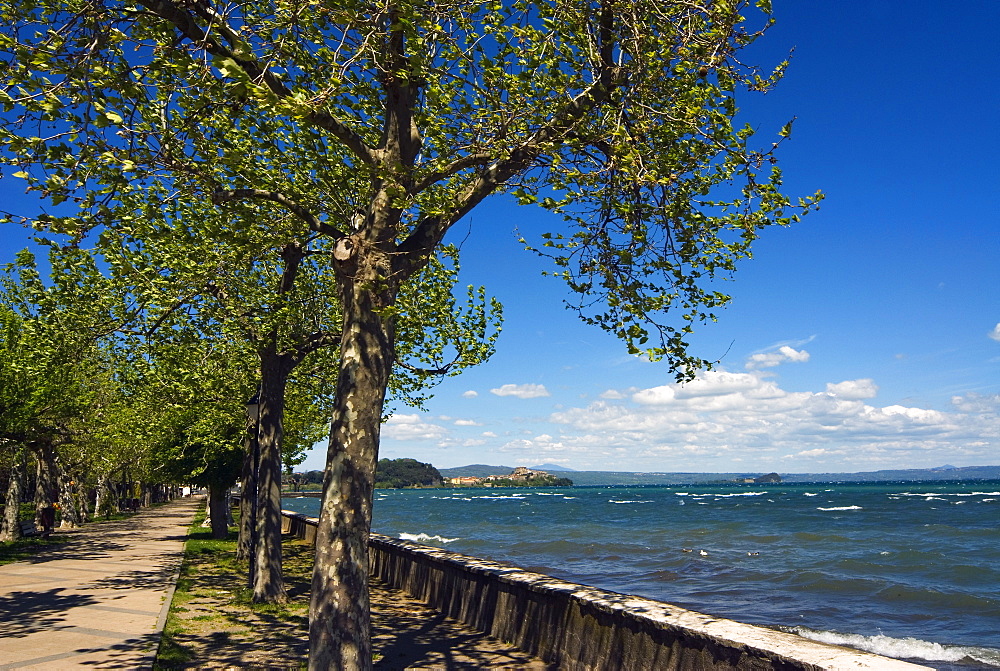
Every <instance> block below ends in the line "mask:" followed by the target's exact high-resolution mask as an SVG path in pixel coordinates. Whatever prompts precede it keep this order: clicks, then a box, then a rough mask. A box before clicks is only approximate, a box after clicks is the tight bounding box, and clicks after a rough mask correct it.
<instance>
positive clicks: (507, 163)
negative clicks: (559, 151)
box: [396, 65, 620, 276]
mask: <svg viewBox="0 0 1000 671" xmlns="http://www.w3.org/2000/svg"><path fill="white" fill-rule="evenodd" d="M619 83H620V77H619V69H618V68H617V67H614V66H613V65H606V66H603V67H602V68H601V74H600V76H599V78H598V81H596V82H595V83H593V84H592V85H590V86H589V87H588V88H587V89H586V90H584V91H582V92H581V93H580V94H579V95H577V96H576V97H575V98H573V99H572V100H571V101H570V102H569V103H567V105H566V106H565V107H564V108H563V109H562V110H561V111H560V112H559V113H558V114H556V115H554V116H553V117H552V119H551V120H550V121H549V123H548V124H547V125H545V126H543V127H542V128H539V129H538V130H537V131H535V133H534V134H533V135H532V136H531V137H530V138H528V139H527V140H526V141H524V142H523V143H521V144H520V145H519V146H517V147H515V148H514V149H513V150H512V151H511V152H510V154H509V155H508V156H507V157H506V158H502V159H498V160H495V161H494V162H493V164H492V165H491V166H490V167H489V168H487V169H486V170H484V171H483V172H482V173H481V174H479V175H478V176H477V177H476V178H475V179H474V180H473V181H472V183H471V184H469V186H468V187H467V188H466V189H465V191H464V192H463V193H462V194H460V195H459V196H458V198H457V199H456V201H455V207H454V208H453V209H452V210H451V211H450V212H448V213H446V214H445V215H436V216H430V217H424V218H422V219H421V220H420V221H419V222H418V224H417V226H416V227H415V228H414V230H413V232H412V233H411V234H410V235H409V237H407V238H406V240H404V241H403V242H402V243H400V245H399V247H398V252H399V253H400V255H399V256H398V257H397V268H396V269H397V270H398V271H400V272H402V273H403V274H404V276H408V274H409V273H412V272H413V271H414V270H415V269H417V268H419V267H420V266H421V265H422V263H423V259H425V258H426V256H427V254H428V253H429V251H430V250H432V249H434V247H435V246H437V245H438V244H439V243H440V242H441V240H442V238H444V234H445V233H447V231H448V229H449V228H451V226H452V225H453V224H454V223H455V222H457V221H458V220H460V219H461V218H462V217H464V216H465V215H466V214H468V213H469V212H471V211H472V209H473V208H475V207H476V206H477V205H479V203H481V202H482V201H483V200H484V199H485V198H486V197H487V196H489V195H490V194H492V193H494V192H496V191H497V189H499V188H500V187H501V186H502V185H503V184H505V183H506V182H507V180H509V179H510V178H511V177H513V176H514V175H517V174H518V173H520V172H522V171H524V170H526V169H527V168H528V167H530V166H531V164H532V162H534V161H535V159H537V158H538V157H539V156H540V155H541V154H542V153H543V152H544V151H545V150H546V149H547V147H546V145H548V144H550V143H552V142H555V141H557V140H559V139H560V138H561V137H565V136H566V134H567V133H568V132H570V131H572V129H573V127H574V126H575V125H576V124H577V122H578V121H579V120H580V119H581V118H583V116H584V115H585V114H586V113H587V112H589V111H590V110H592V109H594V108H596V107H598V106H600V105H601V104H603V103H604V102H605V101H606V100H607V99H608V96H609V95H610V93H611V91H612V90H613V89H614V88H615V87H617V86H618V85H619Z"/></svg>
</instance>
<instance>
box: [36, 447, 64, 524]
mask: <svg viewBox="0 0 1000 671" xmlns="http://www.w3.org/2000/svg"><path fill="white" fill-rule="evenodd" d="M31 450H32V452H33V453H34V455H35V463H36V468H35V526H37V527H38V528H39V529H42V530H45V529H46V527H49V528H51V526H52V521H53V518H54V515H55V510H54V507H53V505H54V504H55V503H56V502H57V501H58V496H59V490H58V487H57V481H58V478H59V466H58V465H57V464H56V454H55V450H54V449H53V447H52V445H50V444H48V443H35V444H34V445H32V446H31Z"/></svg>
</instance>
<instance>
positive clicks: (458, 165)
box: [410, 153, 491, 195]
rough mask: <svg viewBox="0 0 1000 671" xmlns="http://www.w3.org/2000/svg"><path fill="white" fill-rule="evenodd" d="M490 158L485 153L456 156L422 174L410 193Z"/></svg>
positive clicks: (418, 191)
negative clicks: (439, 166) (443, 164)
mask: <svg viewBox="0 0 1000 671" xmlns="http://www.w3.org/2000/svg"><path fill="white" fill-rule="evenodd" d="M490 158H491V156H490V155H489V154H485V153H479V154H469V155H467V156H461V157H459V158H456V159H455V160H454V161H452V162H451V163H449V164H448V165H446V166H445V167H443V168H441V169H440V170H435V171H434V172H431V173H428V174H426V175H424V176H423V177H422V178H421V179H420V180H419V181H417V182H416V183H415V184H414V185H413V186H412V187H411V188H410V195H416V194H418V193H420V192H421V191H423V190H424V189H426V188H428V187H430V186H432V185H434V184H436V183H437V182H440V181H441V180H442V179H447V178H448V177H451V176H452V175H455V174H457V173H459V172H461V171H462V170H465V169H466V168H472V167H475V166H477V165H485V164H486V163H488V162H489V160H490Z"/></svg>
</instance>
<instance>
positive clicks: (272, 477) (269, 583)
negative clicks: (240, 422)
mask: <svg viewBox="0 0 1000 671" xmlns="http://www.w3.org/2000/svg"><path fill="white" fill-rule="evenodd" d="M259 354H260V362H261V389H260V432H259V436H258V442H259V446H258V447H259V451H260V452H259V457H260V459H259V462H258V464H257V520H256V522H257V548H256V552H255V553H254V562H253V563H254V566H255V569H256V574H255V575H254V576H253V600H254V601H256V602H258V603H281V602H283V601H284V600H285V598H286V595H285V583H284V579H283V577H282V574H281V440H282V431H283V430H282V421H283V417H284V412H285V387H286V385H287V382H288V374H289V372H290V371H291V366H290V363H291V362H290V361H288V360H287V359H286V358H285V357H282V356H281V355H279V354H277V353H276V352H274V351H273V350H270V349H265V350H263V351H261V352H260V353H259Z"/></svg>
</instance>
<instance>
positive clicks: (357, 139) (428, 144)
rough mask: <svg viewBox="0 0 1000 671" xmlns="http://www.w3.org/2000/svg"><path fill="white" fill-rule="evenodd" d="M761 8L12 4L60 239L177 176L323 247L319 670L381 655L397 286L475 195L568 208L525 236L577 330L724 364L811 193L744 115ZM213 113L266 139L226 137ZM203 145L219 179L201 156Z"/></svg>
mask: <svg viewBox="0 0 1000 671" xmlns="http://www.w3.org/2000/svg"><path fill="white" fill-rule="evenodd" d="M755 4H756V7H757V9H756V10H754V8H753V7H749V6H748V4H747V3H746V2H741V1H740V0H712V1H709V0H703V1H695V2H669V1H668V2H664V1H663V0H635V1H630V2H624V1H622V0H590V1H581V2H576V3H567V2H560V1H557V0H549V1H543V2H535V1H528V0H506V1H504V0H479V1H476V2H461V3H459V2H456V1H454V0H444V1H442V2H428V1H426V0H420V1H406V2H399V3H395V4H391V3H390V4H376V3H368V2H364V1H360V0H347V1H338V2H336V3H333V2H325V1H324V0H317V2H315V3H313V4H300V3H294V2H292V3H289V2H285V1H284V0H281V1H276V2H273V3H266V4H249V5H227V6H225V7H219V8H216V7H213V6H209V5H208V4H207V3H202V2H194V3H184V4H181V3H174V2H171V1H170V0H137V2H136V3H135V4H134V5H128V4H126V5H119V4H108V3H103V4H92V5H91V4H79V3H70V2H68V1H64V0H4V3H3V5H2V6H3V8H4V9H3V11H2V15H3V19H4V20H5V22H7V27H5V28H3V29H0V30H2V34H3V35H4V41H3V43H2V44H0V49H3V50H4V51H5V53H6V54H7V60H8V62H9V63H10V66H9V67H8V69H7V72H6V74H5V77H6V81H7V84H6V86H5V87H4V91H5V95H6V98H4V102H5V105H6V108H7V110H8V114H10V113H12V112H14V113H15V114H16V116H17V118H16V121H17V123H14V124H11V125H10V126H9V127H8V128H7V129H5V130H4V131H2V135H0V146H2V147H3V148H4V151H5V152H6V153H7V156H8V157H9V158H8V162H10V163H12V164H15V165H17V166H18V167H19V170H18V171H17V172H16V173H15V174H16V175H18V176H21V177H23V178H25V179H26V180H27V184H28V185H29V188H32V189H36V190H39V191H40V192H42V193H43V194H48V195H49V196H50V198H52V200H53V202H55V201H60V202H67V201H71V199H73V198H80V201H79V203H78V205H79V211H78V212H73V213H71V214H67V215H60V216H56V215H55V214H49V215H48V216H47V217H46V218H45V221H44V222H43V223H44V225H46V226H49V227H51V228H52V229H53V230H59V231H64V232H67V233H69V234H77V235H79V234H81V233H82V232H84V231H86V230H87V229H88V227H90V226H94V225H98V224H103V225H113V221H112V220H113V219H114V217H115V216H117V215H118V214H120V212H118V211H116V209H115V206H116V203H117V202H118V201H117V200H116V199H117V196H118V194H119V193H120V192H121V190H123V189H124V188H125V186H126V184H127V185H130V186H129V188H142V186H143V184H144V183H146V182H147V181H148V180H149V179H150V178H151V177H152V176H155V175H169V186H170V188H169V189H168V190H167V191H166V192H165V193H164V194H162V196H161V200H162V201H163V202H167V201H175V200H186V201H188V202H209V201H211V202H213V203H215V204H216V205H218V206H219V207H226V208H230V207H233V208H241V207H245V206H247V205H248V204H251V203H252V204H256V205H260V206H263V207H266V208H268V209H267V211H269V212H271V213H273V214H274V215H275V216H278V215H279V214H282V213H284V214H287V215H290V216H291V217H292V218H294V219H295V220H296V221H297V222H299V224H298V225H299V226H300V227H302V228H303V229H304V230H307V231H308V232H309V234H310V235H313V234H315V235H319V236H323V237H324V238H326V239H327V240H328V241H329V244H330V246H331V249H332V259H331V264H332V268H333V271H334V274H335V291H336V298H337V300H338V303H339V309H340V310H341V327H340V329H339V334H340V341H339V362H338V366H339V370H338V375H337V387H336V393H335V397H334V407H333V421H332V427H331V437H330V448H329V454H328V460H327V470H326V475H325V480H324V497H323V504H322V512H321V515H320V527H319V530H318V538H317V555H316V569H315V574H314V579H313V588H312V603H311V625H310V665H311V666H312V667H313V668H367V667H369V666H370V664H371V655H370V640H369V637H368V601H367V574H368V560H367V539H368V532H369V527H370V521H371V500H372V486H373V483H374V475H375V465H376V462H377V457H378V440H379V431H380V426H381V420H382V416H383V407H384V403H385V399H386V389H387V386H388V385H389V382H390V376H391V373H392V370H393V367H394V365H397V364H398V363H399V358H400V357H399V352H398V351H397V345H398V343H399V337H400V327H401V326H402V324H401V321H402V320H401V319H400V318H399V315H398V312H397V310H398V305H399V297H400V295H401V291H402V289H403V287H405V286H406V285H407V284H408V283H410V282H413V281H414V280H415V278H417V277H418V275H419V273H420V272H421V271H422V269H424V268H425V267H426V266H427V264H428V262H429V261H430V259H432V258H433V257H434V254H435V252H436V251H437V250H439V249H440V248H441V245H442V244H443V242H444V239H445V236H446V235H447V234H448V232H449V230H451V228H452V227H453V226H454V225H455V224H456V223H457V222H458V221H459V220H461V219H462V218H463V217H464V216H465V215H467V214H468V213H470V212H471V211H473V210H474V209H475V208H476V207H477V206H478V205H479V204H480V203H482V202H483V201H484V200H485V199H486V198H488V197H490V196H492V195H495V194H499V193H503V192H508V193H512V194H514V195H515V196H516V197H517V198H518V200H519V201H520V202H521V203H522V204H527V203H537V204H538V205H540V206H542V207H543V208H546V209H547V210H549V211H551V212H553V213H554V214H555V215H557V216H555V217H553V230H551V231H548V232H544V233H541V234H539V235H533V236H532V237H533V239H532V240H526V243H527V244H528V245H529V246H530V247H531V248H533V249H535V250H536V251H538V252H539V253H543V254H546V255H548V256H550V257H551V258H552V260H553V262H554V274H556V275H558V276H560V277H562V278H563V279H564V280H565V281H566V282H567V285H568V287H569V290H570V292H571V295H575V296H576V297H577V298H576V300H575V301H571V305H572V306H573V307H574V308H575V309H577V310H578V311H579V313H580V315H581V317H582V318H583V319H584V320H585V321H587V322H588V323H592V324H594V325H596V326H598V327H600V328H603V329H605V330H607V331H609V332H611V333H613V334H615V335H616V336H618V337H619V338H621V339H622V340H623V341H624V342H625V344H626V347H627V348H628V350H629V351H630V352H634V353H639V352H642V353H644V354H646V355H648V356H650V357H653V358H663V359H665V360H666V362H667V363H668V364H669V365H671V366H672V367H673V368H674V369H675V370H676V372H677V375H678V377H679V378H681V379H683V378H686V377H690V376H691V375H693V371H694V370H695V369H696V368H697V367H699V366H706V365H710V364H709V362H707V361H704V360H702V359H700V358H698V357H696V356H695V355H693V354H692V353H690V352H689V351H688V343H687V340H686V338H687V334H688V333H690V332H691V330H692V328H693V326H694V325H696V324H699V323H701V322H704V321H708V320H711V319H713V311H714V310H716V309H717V308H719V307H721V306H723V305H724V304H725V303H726V302H727V300H728V297H727V296H726V295H725V294H724V293H722V292H721V291H718V289H717V284H716V282H715V281H716V280H718V279H724V278H727V277H728V276H729V275H730V274H731V273H732V272H733V271H734V270H735V268H736V265H737V263H738V262H739V261H740V260H742V259H745V258H747V257H749V256H750V246H751V244H752V242H753V241H754V240H755V239H756V238H757V236H758V235H759V232H760V231H761V229H763V228H765V227H767V226H770V225H774V224H787V223H790V222H791V221H793V220H794V219H795V218H796V217H797V216H798V214H797V213H796V212H795V211H796V210H808V209H809V208H810V207H811V206H812V205H813V204H814V203H815V201H814V200H812V199H808V200H800V201H799V202H798V204H797V205H796V206H794V207H793V206H792V205H791V203H790V201H789V199H788V198H787V197H786V196H784V195H783V194H782V193H781V191H780V187H781V172H780V170H779V169H778V168H777V166H776V164H775V161H776V159H775V158H774V150H775V149H776V147H777V146H778V145H779V144H780V142H781V139H782V138H783V137H787V135H788V134H789V132H790V124H788V125H786V126H785V127H783V128H782V129H781V131H779V133H778V136H779V137H776V138H774V142H771V141H770V140H765V141H764V143H763V144H764V147H763V148H757V147H755V146H754V145H753V144H752V141H753V138H754V130H753V129H752V128H747V127H744V128H738V127H737V126H736V125H735V124H734V118H735V116H736V113H737V108H736V98H735V96H736V95H737V91H738V90H741V89H750V90H754V91H766V90H767V89H769V88H770V87H771V86H772V85H774V84H775V83H776V82H777V81H778V79H780V76H781V72H782V70H783V68H784V65H785V64H784V63H782V64H780V65H779V66H778V68H777V69H776V70H775V71H774V72H772V73H766V74H761V73H760V72H759V71H758V70H756V69H755V68H752V67H748V66H745V65H743V64H742V63H741V62H740V60H739V58H738V56H739V52H740V50H741V49H743V48H744V47H746V46H747V45H749V44H750V43H752V42H753V41H754V40H756V39H757V38H758V37H759V36H760V35H762V34H763V32H764V30H765V29H766V27H767V26H768V25H770V22H771V16H770V14H771V12H770V6H769V5H770V3H769V2H768V1H767V0H758V2H756V3H755ZM751 11H753V12H755V14H756V15H757V17H758V22H757V25H754V26H751V25H750V23H749V22H748V21H747V20H746V19H745V18H744V17H743V16H742V14H743V13H744V12H751ZM220 119H225V121H223V122H222V123H221V127H222V128H231V127H232V126H233V122H232V121H231V120H232V119H236V123H237V124H242V123H244V122H245V123H247V124H249V126H247V128H252V129H253V131H252V132H251V134H252V135H253V143H252V144H251V145H246V146H244V145H239V146H234V145H233V144H231V143H230V142H229V141H228V139H227V138H226V137H225V134H224V133H223V134H219V133H213V131H212V128H214V127H215V126H214V125H213V124H214V122H215V121H216V120H220ZM39 127H41V128H43V129H44V130H43V131H41V132H39V134H38V135H36V132H38V131H36V130H35V129H36V128H39ZM300 131H301V133H300ZM42 134H44V137H43V136H42ZM207 149H211V150H213V151H214V156H216V157H217V158H216V163H217V164H218V165H220V166H222V167H224V169H225V170H224V175H219V174H217V173H213V174H211V175H206V174H205V173H204V171H203V166H202V165H200V164H199V162H198V161H197V160H195V159H194V158H193V157H195V156H202V157H203V156H207V155H208V152H207V151H206V150H207ZM276 154H280V155H281V156H283V157H284V160H283V161H282V162H280V163H277V162H271V161H270V160H269V159H270V158H273V157H274V156H275V155H276ZM38 166H44V168H45V170H44V171H43V170H41V169H40V168H39V167H38ZM78 194H79V195H78ZM150 202H152V200H151V201H150ZM266 225H267V224H265V226H266ZM236 233H237V235H236V236H234V237H238V232H236ZM233 244H240V243H239V242H238V240H235V239H234V241H233ZM664 315H669V316H670V319H669V320H668V319H665V318H664ZM431 325H432V326H433V324H431Z"/></svg>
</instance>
